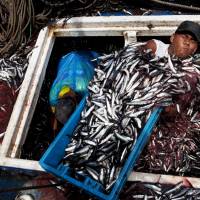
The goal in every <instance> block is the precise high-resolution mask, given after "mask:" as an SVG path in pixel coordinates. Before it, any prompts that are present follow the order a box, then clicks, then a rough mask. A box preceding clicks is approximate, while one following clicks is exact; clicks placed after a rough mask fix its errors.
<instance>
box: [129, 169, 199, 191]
mask: <svg viewBox="0 0 200 200" xmlns="http://www.w3.org/2000/svg"><path fill="white" fill-rule="evenodd" d="M184 180H188V181H189V182H190V183H191V185H192V186H193V187H194V188H200V179H199V178H194V177H182V176H174V175H164V174H152V173H142V172H132V173H131V174H130V176H129V178H128V181H141V182H148V183H160V184H172V185H173V184H177V183H178V182H180V181H184Z"/></svg>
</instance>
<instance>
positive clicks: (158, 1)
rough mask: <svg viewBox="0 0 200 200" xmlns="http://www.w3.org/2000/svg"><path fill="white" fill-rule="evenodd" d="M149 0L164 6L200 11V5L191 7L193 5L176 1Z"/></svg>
mask: <svg viewBox="0 0 200 200" xmlns="http://www.w3.org/2000/svg"><path fill="white" fill-rule="evenodd" d="M149 1H151V2H154V3H158V4H162V5H165V6H171V7H175V8H183V9H186V10H192V11H200V7H195V6H194V7H193V6H187V5H181V4H177V3H169V2H163V1H161V0H149Z"/></svg>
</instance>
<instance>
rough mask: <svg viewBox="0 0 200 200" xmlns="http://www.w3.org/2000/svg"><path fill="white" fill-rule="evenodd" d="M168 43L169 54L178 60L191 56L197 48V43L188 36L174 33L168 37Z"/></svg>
mask: <svg viewBox="0 0 200 200" xmlns="http://www.w3.org/2000/svg"><path fill="white" fill-rule="evenodd" d="M170 42H171V45H170V54H173V55H176V56H177V57H179V58H186V57H188V56H190V55H193V54H194V53H195V52H196V50H197V48H198V42H197V41H196V40H195V39H194V38H193V37H192V36H191V35H190V34H182V33H175V34H173V35H172V36H171V37H170Z"/></svg>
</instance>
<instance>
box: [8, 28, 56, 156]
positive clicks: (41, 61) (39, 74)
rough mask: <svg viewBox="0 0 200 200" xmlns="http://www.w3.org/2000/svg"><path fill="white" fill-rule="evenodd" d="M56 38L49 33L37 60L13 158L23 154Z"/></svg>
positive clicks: (12, 154)
mask: <svg viewBox="0 0 200 200" xmlns="http://www.w3.org/2000/svg"><path fill="white" fill-rule="evenodd" d="M54 40H55V37H54V36H53V32H49V34H48V36H47V37H46V41H45V43H44V44H43V48H42V51H41V53H40V55H39V57H38V58H37V61H38V62H37V64H36V68H35V71H34V73H33V74H32V81H31V84H30V85H29V90H28V93H27V98H26V99H25V100H24V102H25V105H24V109H23V111H22V112H23V113H22V114H23V115H22V117H21V121H20V124H19V127H20V128H19V129H18V134H17V137H16V140H15V143H14V145H12V146H11V148H10V149H9V151H10V152H8V153H9V155H10V157H11V158H16V157H19V156H20V154H21V147H22V145H23V143H24V141H25V139H26V136H27V132H28V129H29V125H30V123H31V120H32V116H33V114H34V111H35V107H36V105H37V100H38V98H39V94H40V89H41V87H42V84H43V80H44V77H45V74H46V68H47V65H48V62H49V58H50V55H51V51H52V48H53V44H54Z"/></svg>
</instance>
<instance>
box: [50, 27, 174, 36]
mask: <svg viewBox="0 0 200 200" xmlns="http://www.w3.org/2000/svg"><path fill="white" fill-rule="evenodd" d="M52 30H53V31H54V34H55V37H86V36H95V37H96V36H104V37H107V36H123V33H124V32H126V31H128V32H137V34H136V35H137V36H170V35H171V34H172V33H173V32H174V31H175V30H176V26H172V27H166V26H165V27H155V28H152V29H151V30H149V29H148V28H147V27H98V28H69V29H67V28H59V27H58V28H53V29H52Z"/></svg>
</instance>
